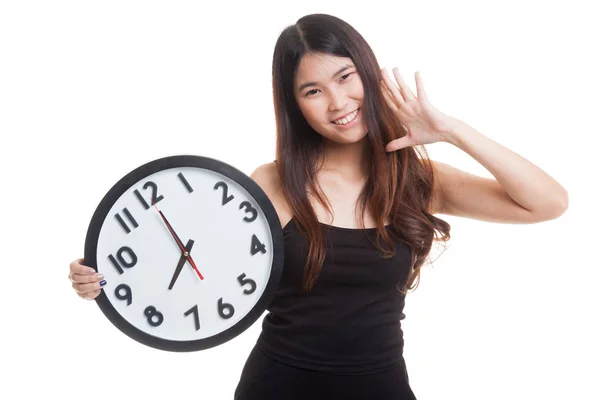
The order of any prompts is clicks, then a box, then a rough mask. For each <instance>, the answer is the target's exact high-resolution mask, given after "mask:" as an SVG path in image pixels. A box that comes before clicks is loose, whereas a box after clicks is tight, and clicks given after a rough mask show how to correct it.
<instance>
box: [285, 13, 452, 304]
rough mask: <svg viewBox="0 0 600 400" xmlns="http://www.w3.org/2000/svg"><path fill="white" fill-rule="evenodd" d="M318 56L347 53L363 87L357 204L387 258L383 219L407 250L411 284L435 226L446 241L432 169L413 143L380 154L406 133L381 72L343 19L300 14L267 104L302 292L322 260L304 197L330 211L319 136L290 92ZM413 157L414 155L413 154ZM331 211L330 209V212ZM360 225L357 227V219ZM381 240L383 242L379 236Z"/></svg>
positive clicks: (390, 249) (318, 230)
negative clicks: (305, 63)
mask: <svg viewBox="0 0 600 400" xmlns="http://www.w3.org/2000/svg"><path fill="white" fill-rule="evenodd" d="M309 53H323V54H331V55H335V56H339V57H348V58H350V59H351V60H352V61H353V62H354V65H355V66H356V69H357V71H358V74H359V76H360V78H361V80H362V83H363V85H364V99H363V104H362V106H361V110H363V117H365V118H366V122H367V129H368V133H367V137H366V141H367V146H366V151H368V152H369V157H367V159H368V160H369V164H370V165H369V176H368V179H367V182H366V184H365V186H364V188H363V190H362V192H361V194H360V196H359V199H358V203H357V211H358V212H359V214H358V215H361V216H364V212H365V210H367V209H368V210H369V211H370V213H371V214H372V216H373V218H374V220H375V222H376V224H377V229H376V237H377V240H376V242H377V244H376V246H377V248H378V249H379V250H381V251H382V252H383V254H384V256H386V257H391V256H392V255H393V254H394V253H395V246H394V241H393V239H392V237H391V236H390V233H389V232H388V231H387V229H386V228H385V223H386V220H388V219H389V221H390V224H391V225H392V228H393V230H394V231H395V232H398V233H399V235H400V236H401V240H402V241H404V242H405V243H406V244H407V245H408V246H409V247H410V248H411V253H412V265H411V268H410V272H409V275H408V279H407V281H406V282H405V283H404V285H403V287H402V288H400V287H399V290H401V291H403V292H404V293H407V291H408V290H412V289H416V287H417V286H418V283H419V276H420V268H421V266H422V265H423V263H424V261H425V260H426V257H427V255H428V254H429V252H430V250H431V246H432V242H433V240H434V233H435V232H434V231H438V232H439V233H440V234H441V237H439V238H437V239H436V240H443V241H447V240H449V239H450V225H449V224H448V223H447V222H445V221H443V220H441V219H439V218H437V217H435V216H433V215H431V214H430V213H429V211H430V210H431V204H432V200H433V199H432V194H433V193H432V192H433V190H432V188H433V180H434V174H433V169H432V165H431V161H430V160H429V157H428V155H427V152H426V150H425V149H424V148H423V147H422V146H419V148H418V149H417V148H416V147H409V148H404V149H401V150H398V151H395V152H391V153H386V151H385V145H386V144H387V143H388V142H390V141H391V140H393V139H397V138H399V137H403V136H404V135H406V130H405V129H404V127H403V126H402V124H400V123H399V122H398V121H397V119H396V117H395V116H394V115H393V114H392V111H391V109H390V108H389V107H388V106H387V104H386V102H385V100H384V98H383V95H382V93H381V89H380V82H381V79H382V75H381V69H380V67H379V64H378V62H377V59H376V58H375V54H374V53H373V50H372V49H371V47H370V46H369V45H368V44H367V42H366V41H365V39H364V38H363V37H362V36H361V35H360V34H359V33H358V32H357V31H356V30H355V29H354V28H353V27H352V26H350V25H349V24H348V23H346V22H344V21H342V20H341V19H339V18H336V17H333V16H330V15H326V14H312V15H307V16H304V17H302V18H300V19H299V20H298V21H297V22H296V24H294V25H290V26H288V27H287V28H285V29H284V30H283V31H282V33H281V35H280V36H279V39H278V40H277V43H276V45H275V51H274V55H273V101H274V106H275V117H276V127H277V144H276V152H277V154H276V165H277V170H278V172H279V176H280V178H281V183H282V189H283V194H284V196H285V198H286V200H287V202H288V203H289V204H290V207H291V211H292V213H293V215H294V218H295V219H296V220H297V222H298V225H299V228H300V232H301V233H302V234H303V235H304V236H305V237H306V238H307V239H308V241H309V253H308V259H307V262H306V266H305V279H304V282H303V290H305V291H310V289H311V288H312V286H313V285H314V283H315V281H316V279H317V276H318V275H319V272H320V271H321V267H322V264H323V261H324V259H325V246H324V242H323V241H324V235H323V227H322V226H321V225H320V224H319V221H318V219H317V216H316V214H315V211H314V209H313V208H312V206H311V204H310V200H309V194H311V195H313V196H315V198H316V199H317V201H319V203H321V204H322V205H323V207H325V209H329V207H328V205H327V201H326V199H325V197H324V195H323V194H322V192H321V191H320V190H318V184H317V182H316V179H315V176H316V172H317V171H318V164H319V161H320V160H321V159H322V151H323V147H322V137H321V135H319V134H318V133H317V132H315V131H314V130H313V129H312V127H311V126H310V125H309V124H308V122H307V121H306V119H305V118H304V116H303V115H302V112H301V111H300V108H299V106H298V104H297V102H296V98H295V96H294V77H295V74H296V71H297V69H298V65H299V63H300V60H301V59H302V57H303V56H304V55H305V54H309ZM419 154H420V155H421V157H419ZM329 210H330V209H329ZM360 220H361V221H362V223H361V227H363V228H364V220H363V218H361V219H360ZM381 240H383V242H384V243H385V244H386V245H387V247H383V246H381V244H380V241H381Z"/></svg>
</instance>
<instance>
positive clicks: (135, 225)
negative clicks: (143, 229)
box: [115, 207, 139, 233]
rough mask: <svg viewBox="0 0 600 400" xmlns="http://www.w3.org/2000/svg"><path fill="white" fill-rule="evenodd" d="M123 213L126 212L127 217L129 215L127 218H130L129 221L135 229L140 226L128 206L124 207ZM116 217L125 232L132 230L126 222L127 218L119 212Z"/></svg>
mask: <svg viewBox="0 0 600 400" xmlns="http://www.w3.org/2000/svg"><path fill="white" fill-rule="evenodd" d="M123 214H125V217H127V219H128V220H129V222H130V223H131V225H132V226H133V228H134V229H135V228H137V227H138V226H139V225H138V223H137V221H136V220H135V218H133V215H131V213H130V212H129V210H128V209H127V207H125V208H124V209H123ZM115 218H116V219H117V221H119V224H120V225H121V228H123V230H124V231H125V233H129V232H131V229H130V228H129V226H127V223H126V222H125V220H124V219H123V217H121V215H120V214H119V213H116V214H115Z"/></svg>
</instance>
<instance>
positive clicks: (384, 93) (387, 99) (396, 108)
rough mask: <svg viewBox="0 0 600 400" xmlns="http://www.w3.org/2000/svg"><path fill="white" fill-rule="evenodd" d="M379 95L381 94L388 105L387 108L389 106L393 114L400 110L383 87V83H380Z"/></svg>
mask: <svg viewBox="0 0 600 400" xmlns="http://www.w3.org/2000/svg"><path fill="white" fill-rule="evenodd" d="M381 93H383V98H384V99H385V102H386V103H387V104H388V106H390V108H391V109H392V110H394V112H397V111H399V110H400V108H399V107H398V104H397V103H396V102H395V101H394V99H393V98H392V95H391V94H390V92H389V91H388V89H387V87H386V86H385V83H383V82H382V83H381Z"/></svg>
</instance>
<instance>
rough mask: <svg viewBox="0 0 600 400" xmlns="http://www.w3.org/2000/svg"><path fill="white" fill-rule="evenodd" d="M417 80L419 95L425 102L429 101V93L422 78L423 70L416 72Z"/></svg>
mask: <svg viewBox="0 0 600 400" xmlns="http://www.w3.org/2000/svg"><path fill="white" fill-rule="evenodd" d="M415 82H416V83H417V97H418V98H419V99H421V100H423V101H425V102H429V99H427V93H425V86H424V85H423V79H422V78H421V72H419V71H417V72H415Z"/></svg>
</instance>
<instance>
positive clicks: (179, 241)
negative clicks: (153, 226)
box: [154, 204, 204, 280]
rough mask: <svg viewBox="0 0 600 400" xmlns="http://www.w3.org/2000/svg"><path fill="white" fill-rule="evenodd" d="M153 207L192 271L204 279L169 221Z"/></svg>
mask: <svg viewBox="0 0 600 400" xmlns="http://www.w3.org/2000/svg"><path fill="white" fill-rule="evenodd" d="M154 207H155V208H156V210H157V211H158V213H159V214H160V217H161V218H162V220H163V222H164V223H165V225H166V226H167V229H168V230H169V232H170V233H171V236H173V239H175V242H177V246H179V249H180V250H181V253H183V255H184V256H185V257H186V258H187V260H188V261H189V262H190V265H191V266H192V268H194V271H196V274H198V277H199V278H200V280H204V277H203V276H202V274H201V273H200V271H198V267H196V263H195V262H194V260H193V259H192V256H190V254H189V253H188V252H187V251H186V249H185V247H184V246H183V243H182V242H181V239H179V236H177V233H175V230H174V229H173V227H172V226H171V224H170V223H169V221H168V220H167V218H166V217H165V215H164V214H163V212H162V211H160V210H159V209H158V208H157V207H156V204H155V205H154Z"/></svg>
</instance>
